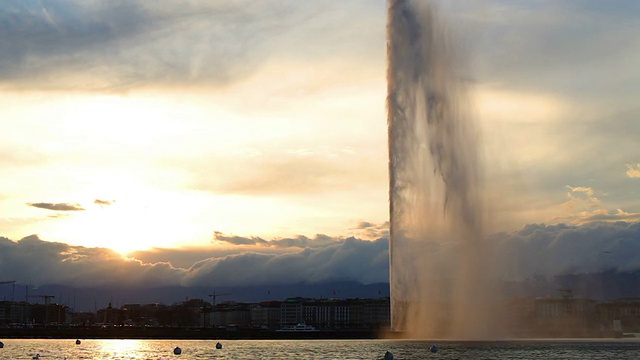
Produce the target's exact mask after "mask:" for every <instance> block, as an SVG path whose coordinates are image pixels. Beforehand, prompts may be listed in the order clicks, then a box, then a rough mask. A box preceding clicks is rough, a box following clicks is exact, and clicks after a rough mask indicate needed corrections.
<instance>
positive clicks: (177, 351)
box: [173, 346, 182, 355]
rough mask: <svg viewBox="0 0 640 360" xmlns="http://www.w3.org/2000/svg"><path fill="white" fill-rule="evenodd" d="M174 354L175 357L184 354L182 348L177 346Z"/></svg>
mask: <svg viewBox="0 0 640 360" xmlns="http://www.w3.org/2000/svg"><path fill="white" fill-rule="evenodd" d="M173 353H174V354H175V355H180V354H182V349H180V347H178V346H176V348H175V349H173Z"/></svg>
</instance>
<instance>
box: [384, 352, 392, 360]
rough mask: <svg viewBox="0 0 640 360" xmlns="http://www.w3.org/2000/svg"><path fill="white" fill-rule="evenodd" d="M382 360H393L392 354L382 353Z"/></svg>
mask: <svg viewBox="0 0 640 360" xmlns="http://www.w3.org/2000/svg"><path fill="white" fill-rule="evenodd" d="M384 360H393V354H392V353H390V352H388V351H387V352H386V353H384Z"/></svg>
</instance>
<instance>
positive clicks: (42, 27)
mask: <svg viewBox="0 0 640 360" xmlns="http://www.w3.org/2000/svg"><path fill="white" fill-rule="evenodd" d="M437 3H438V5H439V9H440V12H441V15H442V16H443V17H444V19H445V22H446V23H447V24H448V26H449V30H450V31H451V33H452V37H453V38H454V39H455V41H454V42H455V43H456V45H457V46H458V47H459V49H460V50H461V52H462V53H463V54H464V56H465V58H466V64H467V67H468V69H466V70H465V71H466V72H467V77H468V79H469V81H468V83H469V94H470V95H469V96H470V99H469V104H470V105H469V106H470V107H471V110H472V112H473V114H474V115H475V119H476V120H477V123H478V125H479V129H480V134H481V141H480V144H481V145H480V148H479V149H477V151H478V153H479V157H480V159H481V163H482V164H481V165H482V166H481V168H482V169H483V175H484V183H485V185H486V186H485V189H486V191H485V196H486V197H487V204H489V210H488V211H489V212H490V215H491V216H490V219H491V220H490V222H489V224H488V227H489V229H490V231H489V233H490V234H492V235H491V237H492V238H494V239H496V241H497V242H498V243H499V244H501V246H502V247H501V248H500V249H501V251H507V252H510V253H514V254H515V256H514V257H513V258H518V259H522V261H520V262H519V264H511V265H512V266H517V268H518V272H516V273H520V272H521V273H522V276H526V275H530V274H531V273H534V272H545V271H547V270H548V271H552V270H553V271H558V272H561V271H569V270H571V269H578V270H580V271H587V270H589V269H595V268H600V267H603V266H606V267H613V268H620V269H634V268H637V267H638V266H639V264H637V260H635V259H633V258H629V255H628V254H629V251H630V250H633V249H635V250H636V253H637V249H638V246H639V245H638V243H640V230H639V228H638V226H637V222H638V220H639V218H640V190H639V189H640V142H639V141H638V139H639V138H640V122H639V121H638V117H639V116H640V106H639V105H638V102H637V94H638V93H640V69H639V68H638V67H637V64H638V63H640V22H638V21H637V19H638V15H640V3H636V2H633V1H617V0H614V1H606V2H604V1H595V0H581V1H579V0H576V1H565V2H557V1H527V2H524V1H507V0H483V1H477V2H470V1H463V0H453V1H446V2H445V1H439V2H437ZM0 33H1V34H2V36H1V37H0V104H1V105H2V106H0V116H1V118H0V167H1V169H2V172H1V173H0V236H1V237H2V238H0V247H2V248H4V250H3V251H2V252H0V268H2V271H0V274H2V275H1V276H3V277H4V276H7V277H10V278H11V279H8V280H13V279H16V280H18V281H21V282H29V283H32V284H38V283H40V284H43V283H55V282H64V283H69V284H77V285H83V284H89V283H91V279H92V278H95V277H97V276H99V275H100V274H102V273H103V272H104V271H108V270H113V269H117V270H115V271H116V273H117V275H116V276H115V277H114V278H113V279H115V280H116V281H117V280H120V279H124V278H125V277H127V276H129V275H128V274H135V275H134V276H129V277H128V280H127V281H129V282H131V283H132V284H139V283H147V284H150V283H153V284H169V283H170V284H199V285H202V284H210V285H215V284H222V283H224V282H225V281H232V282H235V283H240V284H244V283H247V284H249V283H264V282H270V281H271V282H273V281H285V280H286V281H292V282H296V281H311V282H313V281H325V280H332V279H349V280H357V281H361V282H365V283H367V282H369V283H370V282H376V281H387V280H388V245H387V244H388V240H387V237H388V218H389V209H388V168H387V166H388V150H387V125H386V106H385V101H386V78H385V77H386V4H385V2H384V1H382V0H345V1H339V2H338V1H330V0H313V1H296V0H289V1H286V0H285V1H282V0H279V1H275V0H264V1H260V2H255V1H243V0H226V1H222V0H216V1H198V0H192V1H186V2H184V1H171V0H163V1H157V2H149V1H133V0H132V1H109V2H100V1H66V0H65V1H61V0H60V1H57V0H52V1H32V0H20V1H18V0H12V1H5V2H2V3H1V4H0ZM576 234H579V235H576ZM603 234H607V235H606V236H605V235H603ZM565 239H569V240H565ZM581 239H582V240H581ZM586 243H588V244H590V245H589V246H586V245H585V244H586ZM559 244H563V246H566V250H563V251H567V252H568V253H569V254H581V253H582V252H585V253H584V255H581V256H580V257H579V259H577V260H571V261H570V260H568V259H566V257H561V256H559V257H557V258H556V257H554V259H555V260H554V262H553V264H551V263H549V264H548V266H544V267H539V268H536V266H534V265H535V264H533V265H531V266H529V265H527V266H523V265H522V263H526V264H531V262H530V261H527V260H526V258H527V256H532V255H531V254H534V253H536V251H538V254H546V253H545V252H544V251H549V249H555V248H556V246H560V245H559ZM535 249H537V250H535ZM602 249H606V251H609V252H607V253H606V254H609V255H611V256H608V257H606V258H601V256H600V255H599V254H600V253H601V252H602V251H605V250H602ZM581 251H582V252H581ZM596 258H597V259H598V260H597V261H595V260H594V259H596ZM549 261H551V260H549ZM36 263H37V264H40V265H38V266H36V267H29V268H28V269H26V266H25V264H36ZM537 264H538V265H540V263H537ZM505 266H506V265H505ZM238 269H242V270H241V271H239V270H238ZM229 273H234V274H236V275H234V276H233V277H231V278H229V277H228V275H227V276H226V277H225V274H229ZM510 274H513V272H510ZM274 279H278V280H274ZM0 280H3V279H0ZM94 281H95V279H94ZM105 281H108V280H105Z"/></svg>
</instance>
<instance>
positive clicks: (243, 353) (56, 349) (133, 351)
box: [0, 339, 640, 360]
mask: <svg viewBox="0 0 640 360" xmlns="http://www.w3.org/2000/svg"><path fill="white" fill-rule="evenodd" d="M3 342H4V344H5V346H4V348H3V349H0V359H33V357H34V356H35V355H36V354H40V359H41V360H48V359H69V360H71V359H229V360H231V359H234V360H236V359H301V360H307V359H341V360H351V359H353V360H355V359H383V357H384V353H385V351H387V350H388V351H391V352H392V353H393V354H394V358H395V359H396V360H400V359H474V360H475V359H640V339H621V340H588V341H587V340H565V341H557V340H549V341H502V342H438V343H436V345H437V346H438V351H437V352H436V353H431V352H430V351H429V348H430V346H431V345H433V343H431V342H428V341H387V340H306V341H305V340H273V341H271V340H225V341H222V342H221V343H222V345H223V348H222V349H220V350H217V349H216V348H215V344H216V341H207V340H83V341H82V343H81V344H80V345H76V344H75V340H26V339H7V340H3ZM176 346H179V347H180V348H181V349H182V354H181V355H174V354H173V349H174V348H175V347H176Z"/></svg>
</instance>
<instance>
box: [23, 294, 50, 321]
mask: <svg viewBox="0 0 640 360" xmlns="http://www.w3.org/2000/svg"><path fill="white" fill-rule="evenodd" d="M28 297H30V298H34V297H39V298H43V299H44V326H47V325H48V324H49V304H51V299H53V298H54V297H55V296H53V295H29V296H28Z"/></svg>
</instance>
